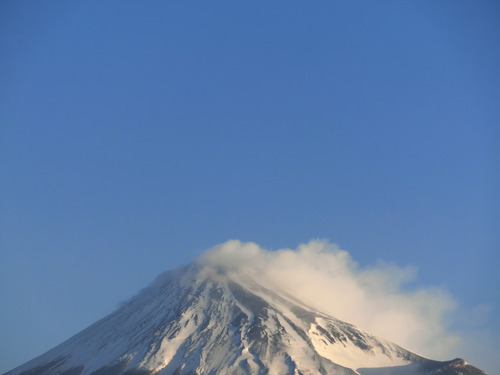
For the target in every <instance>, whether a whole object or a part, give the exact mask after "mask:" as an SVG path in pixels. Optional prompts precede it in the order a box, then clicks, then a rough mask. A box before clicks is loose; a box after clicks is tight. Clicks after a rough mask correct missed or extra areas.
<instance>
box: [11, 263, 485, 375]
mask: <svg viewBox="0 0 500 375" xmlns="http://www.w3.org/2000/svg"><path fill="white" fill-rule="evenodd" d="M264 284H265V283H264V282H262V281H261V280H258V278H255V275H252V276H249V275H248V274H246V273H244V272H242V271H241V269H238V270H232V269H231V268H228V267H215V266H210V265H203V264H201V263H199V262H198V263H196V262H195V263H193V264H191V265H188V266H185V267H183V268H181V269H177V270H173V271H169V272H167V273H164V274H162V275H160V276H159V277H158V278H157V279H156V280H155V281H154V282H153V283H152V285H150V286H149V287H147V288H145V289H143V290H142V291H140V292H139V293H138V294H137V295H136V296H134V297H133V298H131V299H130V300H128V301H127V302H125V303H124V304H123V305H122V306H121V307H120V308H118V309H117V310H116V311H115V312H113V313H111V314H109V315H108V316H106V317H105V318H103V319H101V320H100V321H98V322H96V323H94V324H93V325H91V326H90V327H88V328H86V329H85V330H83V331H81V332H80V333H78V334H76V335H75V336H73V337H71V338H70V339H68V340H67V341H65V342H64V343H62V344H60V345H58V346H56V347H55V348H53V349H51V350H49V351H48V352H47V353H45V354H43V355H41V356H39V357H37V358H35V359H33V360H31V361H29V362H27V363H25V364H24V365H21V366H19V367H17V368H16V369H14V370H12V371H9V372H7V373H6V374H5V375H122V374H123V375H156V374H158V375H167V374H175V375H194V374H196V375H202V374H259V375H260V374H290V375H299V374H304V375H305V374H325V375H326V374H339V375H383V374H387V375H389V374H390V375H400V374H406V375H424V374H425V375H433V374H438V373H439V374H442V375H458V374H464V375H465V374H466V375H484V374H485V373H484V372H482V371H481V370H478V369H476V368H474V367H472V366H470V365H468V364H467V363H466V362H464V361H463V360H460V359H456V360H453V361H448V362H439V361H431V360H429V359H426V358H424V357H422V356H419V355H417V354H414V353H412V352H410V351H408V350H406V349H404V348H402V347H400V346H398V345H396V344H394V343H391V342H390V341H387V340H384V339H381V338H378V337H376V336H374V335H371V334H369V333H368V332H365V331H362V330H360V329H358V328H356V327H355V326H354V325H352V324H349V323H347V322H344V321H341V320H338V319H336V318H334V317H331V316H329V315H327V314H324V313H322V312H319V311H316V310H315V309H314V308H311V307H310V306H308V305H307V304H306V303H304V302H302V301H300V300H298V299H297V298H295V296H293V295H291V293H290V292H285V291H282V290H271V289H269V288H267V287H266V285H264ZM377 371H378V372H377ZM398 371H399V372H398Z"/></svg>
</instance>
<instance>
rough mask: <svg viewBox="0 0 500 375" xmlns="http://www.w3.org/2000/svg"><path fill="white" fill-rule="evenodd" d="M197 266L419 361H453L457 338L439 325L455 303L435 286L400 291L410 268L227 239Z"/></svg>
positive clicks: (314, 245)
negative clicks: (242, 275) (259, 286)
mask: <svg viewBox="0 0 500 375" xmlns="http://www.w3.org/2000/svg"><path fill="white" fill-rule="evenodd" d="M197 263H198V264H200V265H202V266H209V267H216V268H219V269H224V270H225V271H227V272H246V273H249V274H253V275H255V276H258V277H259V278H261V280H265V282H266V283H268V285H269V286H270V287H274V288H278V289H284V290H287V291H290V292H292V293H293V294H294V295H296V296H297V297H299V298H300V299H302V300H303V301H305V302H307V303H308V304H309V305H311V306H312V307H315V308H317V309H318V310H320V311H323V312H325V313H328V314H330V315H332V316H334V317H336V318H338V319H341V320H344V321H347V322H349V323H352V324H355V325H357V326H358V327H359V328H361V329H365V330H367V331H369V332H372V333H374V334H376V335H379V336H381V337H384V338H387V339H389V340H392V341H394V342H395V343H397V344H399V345H402V346H404V347H406V348H408V349H410V350H413V351H415V352H417V353H420V354H422V355H424V356H430V357H434V358H436V357H437V358H442V359H450V358H452V357H453V356H456V352H457V348H458V344H459V341H460V340H459V339H458V337H457V336H455V335H453V334H451V333H450V332H449V330H448V326H447V324H446V316H447V313H448V312H450V311H452V310H453V309H454V307H455V303H454V301H453V299H452V297H451V296H450V295H449V294H448V293H447V292H446V291H444V290H442V289H440V288H437V287H422V288H419V289H412V290H408V289H405V285H406V284H407V283H408V282H409V281H411V280H413V279H415V277H416V269H415V268H413V267H400V266H397V265H394V264H390V263H383V262H380V263H378V264H376V265H373V266H371V267H366V268H364V267H363V268H361V267H359V266H358V264H357V263H356V262H355V261H354V260H353V258H352V257H351V255H350V254H349V253H348V252H347V251H345V250H342V249H340V248H339V247H338V246H337V245H335V244H332V243H329V242H327V241H322V240H315V241H310V242H308V243H306V244H302V245H300V246H298V247H297V249H280V250H275V251H268V250H265V249H263V248H262V247H260V246H259V245H258V244H256V243H253V242H241V241H238V240H231V241H227V242H225V243H223V244H220V245H217V246H215V247H213V248H212V249H210V250H209V251H208V252H207V253H205V254H204V255H202V256H201V257H199V258H198V259H197Z"/></svg>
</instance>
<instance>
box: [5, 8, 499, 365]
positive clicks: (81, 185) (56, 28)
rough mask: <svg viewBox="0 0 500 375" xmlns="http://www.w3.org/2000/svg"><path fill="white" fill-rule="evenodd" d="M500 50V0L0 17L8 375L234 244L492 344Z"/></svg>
mask: <svg viewBox="0 0 500 375" xmlns="http://www.w3.org/2000/svg"><path fill="white" fill-rule="evenodd" d="M499 41H500V3H499V2H498V1H451V0H450V1H430V0H429V1H399V0H398V1H382V2H373V1H348V2H330V1H328V2H327V1H320V2H314V3H310V2H309V3H306V2H301V1H286V2H285V1H276V2H269V1H265V2H264V1H217V2H206V1H204V2H201V1H189V2H188V1H172V2H168V1H148V2H139V1H123V0H120V1H94V2H83V1H82V2H77V1H66V0H59V1H50V2H49V1H14V0H4V1H2V2H0V51H1V53H0V87H1V89H0V126H1V130H0V168H1V169H0V173H1V174H0V178H1V183H0V199H1V201H0V215H1V216H0V231H1V232H0V234H1V243H0V246H1V252H0V301H1V306H2V307H1V308H0V372H3V371H6V370H9V369H11V368H12V367H14V366H16V365H18V364H20V363H22V362H24V361H26V360H28V359H31V358H32V357H33V356H35V355H38V354H41V353H42V352H44V351H45V350H47V349H49V348H50V347H52V346H53V345H55V344H58V343H60V342H61V341H62V340H64V339H66V338H68V337H69V336H70V335H72V334H74V333H76V332H78V331H79V330H81V329H83V328H84V327H86V326H87V325H88V324H90V323H92V322H94V321H95V320H97V319H99V318H101V317H102V316H103V315H105V314H106V313H108V312H110V311H112V310H113V309H114V308H115V307H116V306H117V304H118V303H119V302H120V301H123V300H125V299H126V298H128V297H129V296H131V295H132V294H133V293H135V292H136V291H137V290H138V289H140V288H141V287H143V286H145V285H146V284H147V283H148V282H150V281H151V280H152V279H153V278H154V277H155V276H156V275H157V274H158V273H160V272H162V271H164V270H166V269H170V268H174V267H177V266H179V265H181V264H183V263H185V262H188V261H190V260H192V259H193V258H194V257H195V256H197V255H198V254H200V253H201V251H202V250H203V249H206V248H208V247H211V246H213V245H215V244H217V243H220V242H223V241H226V240H227V239H230V238H236V239H240V240H243V241H255V242H257V243H259V244H261V245H262V246H264V247H266V248H269V249H276V248H282V247H293V248H294V247H296V246H297V245H298V244H299V243H301V242H305V241H308V240H310V239H313V238H327V239H329V240H331V241H332V242H335V243H338V244H339V245H340V246H341V247H342V248H344V249H346V250H348V251H349V252H350V253H351V255H352V256H353V258H354V259H355V260H356V261H358V262H359V263H360V265H362V266H363V265H369V264H372V263H374V262H376V261H377V260H378V259H383V260H386V261H390V262H395V263H397V264H399V265H401V266H406V265H414V266H416V267H418V269H419V274H418V279H417V282H416V283H417V284H419V285H438V286H442V287H444V288H446V289H447V290H449V291H450V293H451V294H452V295H453V296H454V297H455V299H456V300H457V302H458V303H459V306H460V309H461V311H462V312H463V313H461V315H460V317H459V318H458V320H457V321H456V322H455V323H454V324H457V325H462V326H467V325H472V326H474V327H476V325H477V326H478V327H476V328H477V329H478V330H482V329H485V330H487V331H489V332H490V334H491V335H493V336H494V337H497V338H498V337H499V336H500V323H499V322H498V319H494V318H493V317H497V318H498V316H499V315H500V314H499V312H500V297H499V293H498V287H499V285H500V283H499V281H500V280H499V276H498V275H499V271H498V269H499V266H500V264H499V263H500V262H499V255H498V250H499V249H500V246H499V245H500V238H499V233H498V229H499V228H500V220H499V219H500V214H499V211H500V210H499V199H498V191H500V182H499V168H498V166H499V164H500V163H499V161H500V160H499V151H498V150H499V149H498V146H499V133H498V130H499V124H500V104H499V103H500V68H499V67H500V44H499ZM488 310H489V311H490V312H489V313H487V311H488ZM467 314H469V315H467ZM472 316H474V318H470V317H472ZM466 317H469V318H466ZM475 321H477V324H476V323H473V322H475ZM467 359H468V360H469V361H470V362H472V361H473V360H476V362H475V363H476V364H477V365H480V366H481V365H483V367H485V368H487V369H489V370H490V371H491V370H493V369H492V368H491V366H492V363H493V362H488V361H489V360H488V358H480V357H479V356H478V357H477V358H467ZM477 361H480V363H478V362H477ZM488 366H489V368H488Z"/></svg>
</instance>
